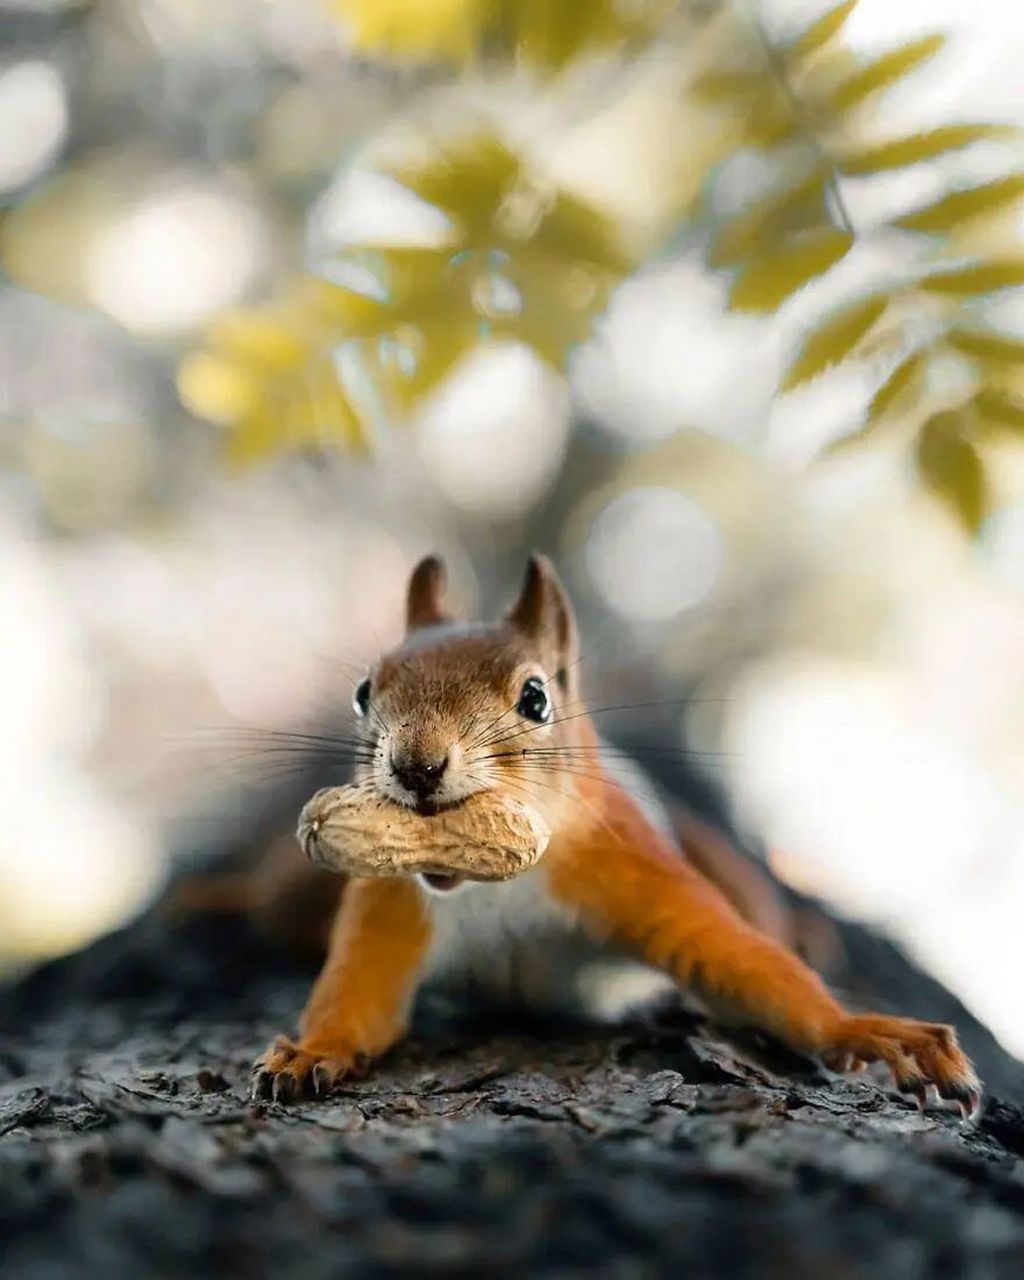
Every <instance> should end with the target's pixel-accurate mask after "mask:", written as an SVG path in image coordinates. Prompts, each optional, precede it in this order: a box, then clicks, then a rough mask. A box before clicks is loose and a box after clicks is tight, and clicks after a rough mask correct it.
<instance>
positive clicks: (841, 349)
mask: <svg viewBox="0 0 1024 1280" xmlns="http://www.w3.org/2000/svg"><path fill="white" fill-rule="evenodd" d="M888 305H889V297H888V295H887V294H874V295H872V296H870V297H867V298H859V299H858V300H857V301H856V302H854V303H852V304H851V305H849V306H846V307H840V308H839V309H838V310H837V311H834V312H833V313H832V315H831V316H830V317H829V319H828V320H827V321H826V322H825V323H824V324H823V325H821V326H819V328H817V329H816V330H814V331H813V332H812V333H810V334H808V336H807V338H806V339H805V340H804V344H803V346H802V347H801V349H800V354H799V355H798V356H797V358H796V359H795V360H794V361H793V363H792V365H790V367H789V370H788V371H787V373H786V376H785V378H784V379H783V382H782V389H783V391H792V389H793V388H794V387H798V386H800V385H801V384H802V383H804V382H807V381H809V380H810V379H811V378H814V377H816V376H817V375H818V374H819V373H823V372H824V371H825V370H826V369H827V368H828V367H829V365H833V364H839V363H840V361H842V360H845V359H846V357H847V356H848V355H849V354H850V353H851V352H852V351H853V350H854V348H855V347H856V346H857V344H858V343H859V342H860V341H861V339H862V338H863V337H865V336H866V335H867V333H868V332H869V331H870V330H871V329H872V328H873V327H874V325H875V322H876V321H877V320H878V318H879V317H880V316H881V314H882V312H883V311H884V310H885V309H886V307H887V306H888Z"/></svg>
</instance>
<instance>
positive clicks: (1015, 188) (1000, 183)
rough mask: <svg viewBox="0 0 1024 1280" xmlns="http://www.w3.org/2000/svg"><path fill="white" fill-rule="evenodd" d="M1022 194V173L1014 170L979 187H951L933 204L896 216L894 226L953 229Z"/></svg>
mask: <svg viewBox="0 0 1024 1280" xmlns="http://www.w3.org/2000/svg"><path fill="white" fill-rule="evenodd" d="M1022 196H1024V174H1021V173H1015V174H1012V175H1011V176H1010V177H1008V178H999V179H998V180H997V181H995V182H986V183H984V184H983V185H982V186H980V187H968V188H967V189H966V190H964V191H951V192H950V193H949V195H947V196H943V197H942V199H941V200H937V201H936V202H935V204H930V205H926V206H925V207H924V208H923V209H918V210H917V211H916V212H915V213H910V214H907V216H906V217H905V218H900V219H899V220H898V221H897V222H896V226H898V227H903V228H904V229H905V230H906V231H922V232H925V233H926V234H928V235H943V234H945V233H946V232H949V231H955V230H956V229H957V228H958V227H960V226H962V225H963V224H964V223H966V222H971V221H973V220H974V219H975V218H981V217H984V216H985V215H986V214H990V213H998V212H999V211H1000V210H1001V209H1004V208H1005V207H1006V206H1007V205H1008V204H1012V203H1013V202H1014V201H1015V200H1019V199H1021V197H1022Z"/></svg>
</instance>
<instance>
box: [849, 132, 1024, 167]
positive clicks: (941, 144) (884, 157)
mask: <svg viewBox="0 0 1024 1280" xmlns="http://www.w3.org/2000/svg"><path fill="white" fill-rule="evenodd" d="M1019 133H1020V130H1019V129H1018V128H1016V126H1014V125H1005V124H951V125H945V126H943V127H942V128H940V129H926V130H924V131H923V132H922V133H912V134H910V135H909V136H908V137H906V138H893V139H892V140H891V141H890V142H882V143H880V144H879V145H878V146H876V147H868V148H867V149H866V150H864V151H851V152H848V153H847V154H846V155H844V156H842V157H841V158H840V159H839V161H838V164H839V168H840V169H841V170H842V171H843V173H848V174H864V173H883V172H885V171H886V170H887V169H902V168H903V167H904V166H905V165H911V164H920V163H921V162H922V161H924V160H934V159H936V157H938V156H943V155H946V154H947V153H948V152H950V151H957V150H959V149H960V148H961V147H968V146H970V145H971V143H972V142H980V141H981V140H982V139H985V138H1005V137H1015V136H1018V135H1019Z"/></svg>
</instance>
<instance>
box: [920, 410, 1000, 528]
mask: <svg viewBox="0 0 1024 1280" xmlns="http://www.w3.org/2000/svg"><path fill="white" fill-rule="evenodd" d="M966 426H967V423H966V421H965V416H964V412H963V410H953V411H950V412H946V413H937V414H935V415H934V416H933V417H931V418H929V419H928V421H927V422H926V423H925V424H924V426H923V427H922V428H921V434H920V435H919V436H918V439H917V467H918V471H919V472H920V475H921V478H922V480H923V481H924V482H925V484H926V485H927V486H928V488H929V489H931V490H932V492H933V493H935V494H936V495H937V496H938V497H940V498H942V499H943V501H945V502H947V503H948V504H949V505H950V506H951V507H952V508H953V511H954V512H955V513H956V515H957V516H958V517H959V519H960V521H961V522H962V523H963V525H964V527H965V528H966V529H968V530H969V531H970V532H971V533H974V532H976V530H977V529H978V526H979V525H980V524H981V522H982V520H983V519H984V518H985V511H986V508H987V506H988V495H987V486H986V483H985V470H984V467H983V466H982V462H981V457H980V456H979V454H978V450H977V448H976V446H975V445H974V444H973V442H972V441H970V440H968V439H966V437H965V435H964V430H965V428H966Z"/></svg>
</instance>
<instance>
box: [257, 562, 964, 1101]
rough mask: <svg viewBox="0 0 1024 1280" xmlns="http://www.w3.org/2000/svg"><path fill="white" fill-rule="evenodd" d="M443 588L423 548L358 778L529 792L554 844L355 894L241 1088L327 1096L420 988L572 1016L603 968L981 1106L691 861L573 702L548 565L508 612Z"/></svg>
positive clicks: (572, 647) (837, 1063)
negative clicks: (456, 613) (473, 869)
mask: <svg viewBox="0 0 1024 1280" xmlns="http://www.w3.org/2000/svg"><path fill="white" fill-rule="evenodd" d="M445 578H446V575H445V570H444V565H443V563H442V562H441V560H440V559H438V558H437V557H434V556H430V557H427V558H426V559H424V560H422V561H421V562H420V563H419V564H418V565H417V567H416V568H415V570H414V571H413V573H412V576H411V579H410V582H409V586H408V592H407V603H406V624H407V626H406V636H405V639H404V640H403V642H402V643H401V645H400V646H399V647H398V648H396V649H395V650H393V651H392V652H389V653H387V654H385V655H384V656H383V657H381V658H380V660H379V661H378V662H376V663H375V664H374V666H373V668H372V670H371V671H370V673H369V674H368V675H367V676H366V678H365V679H364V680H363V681H362V682H361V683H360V684H359V685H358V687H357V688H356V691H355V697H354V701H353V706H354V710H355V712H356V714H357V716H358V718H359V721H360V724H361V726H362V728H361V732H362V735H363V739H364V746H363V748H362V749H361V750H360V753H359V756H358V760H359V763H358V764H357V769H356V777H357V779H358V780H360V781H364V782H366V781H369V782H371V783H372V785H373V786H374V788H375V789H376V790H377V791H379V793H380V794H381V795H382V796H383V797H386V798H387V799H389V800H390V801H393V802H394V803H396V804H400V805H406V806H410V807H412V808H415V809H417V810H418V811H419V812H420V813H424V814H430V813H432V812H436V811H438V810H439V809H441V808H444V807H448V806H454V805H458V804H459V803H460V801H463V800H465V799H466V798H467V797H468V796H470V795H472V794H475V793H477V792H481V791H485V790H489V789H495V790H497V791H498V792H504V794H506V795H508V796H515V797H518V798H519V799H524V798H525V799H527V800H528V802H529V803H530V804H531V805H533V806H535V808H536V809H537V811H539V812H540V813H542V814H543V816H544V818H545V820H546V822H547V823H548V825H549V826H550V828H551V832H552V834H551V838H550V841H549V843H548V846H547V848H546V850H545V852H544V854H543V856H542V857H541V858H540V860H539V862H538V863H537V864H536V865H535V866H533V867H531V868H530V869H529V870H527V871H524V872H522V873H520V874H519V875H517V876H515V877H513V878H512V879H510V880H506V881H500V882H490V883H479V882H471V881H469V880H466V879H464V878H462V877H460V876H459V875H456V874H451V875H447V874H443V873H437V874H429V875H427V874H415V875H405V876H394V877H389V878H366V879H363V878H355V879H352V880H350V881H348V882H347V883H346V884H345V887H344V891H343V893H342V894H341V897H340V906H339V907H338V909H337V912H336V915H335V917H334V920H333V923H332V924H331V925H330V928H329V933H328V937H327V955H326V960H325V961H324V963H323V967H322V969H321V971H320V974H319V976H318V977H317V979H316V981H315V983H314V985H313V988H312V991H311V994H310V996H309V999H308V1002H307V1004H306V1007H305V1011H304V1012H303V1014H302V1016H301V1019H300V1022H299V1035H298V1038H296V1039H293V1038H290V1037H288V1036H279V1037H278V1038H277V1039H275V1040H274V1042H273V1043H272V1044H271V1045H270V1046H269V1048H268V1049H267V1050H266V1052H265V1053H263V1054H262V1055H261V1056H260V1057H259V1058H258V1059H257V1060H256V1062H255V1064H254V1065H253V1073H252V1092H253V1096H254V1097H256V1098H273V1099H274V1100H277V1101H283V1102H287V1101H289V1100H292V1099H294V1098H298V1097H310V1096H323V1095H326V1094H329V1093H330V1092H331V1091H332V1090H333V1089H334V1088H335V1087H336V1086H337V1085H338V1084H339V1083H340V1082H341V1081H342V1080H343V1079H344V1078H345V1077H348V1076H353V1075H361V1074H363V1073H364V1072H365V1071H366V1070H367V1068H368V1066H369V1064H370V1063H371V1062H372V1061H373V1060H374V1059H376V1058H379V1057H380V1056H381V1055H382V1054H384V1053H385V1052H386V1051H387V1050H388V1049H390V1048H391V1047H392V1046H393V1045H394V1044H395V1043H396V1042H397V1041H399V1040H400V1039H401V1038H402V1036H403V1035H404V1033H405V1031H406V1028H407V1025H408V1019H409V1013H410V1009H411V1006H412V1003H413V999H414V997H415V994H416V992H417V990H418V989H419V988H420V987H421V986H422V985H424V984H427V983H431V984H438V985H441V986H448V987H460V988H463V989H466V988H468V989H471V990H474V991H480V992H482V993H484V994H486V995H489V996H492V997H496V998H498V999H501V1000H504V1001H506V1002H507V1001H509V1000H512V1001H523V1002H525V1003H526V1004H527V1005H528V1006H529V1007H531V1008H533V1009H536V1010H539V1011H545V1012H557V1011H559V1010H569V1009H571V1010H573V1011H585V1010H586V1009H587V1008H588V1007H592V1006H593V1004H594V995H595V987H594V983H593V982H590V983H589V984H588V980H587V975H588V973H593V972H594V971H595V966H601V965H602V964H603V967H604V969H605V970H606V971H607V969H608V966H609V964H610V963H611V964H614V966H616V967H617V970H618V972H619V973H620V974H631V976H632V977H633V978H635V977H637V976H638V975H644V980H645V981H647V982H649V990H650V992H651V993H653V992H654V991H655V990H656V989H657V984H658V982H659V981H660V982H661V983H666V982H667V983H674V984H675V985H677V986H678V987H682V988H684V989H685V990H687V991H688V992H690V993H692V994H694V995H695V996H696V997H697V998H698V999H699V1000H700V1001H701V1003H702V1004H704V1005H705V1006H706V1007H708V1008H709V1009H710V1010H711V1011H712V1012H713V1013H715V1014H716V1015H718V1016H720V1017H722V1018H723V1019H724V1020H726V1021H730V1022H732V1023H734V1024H738V1025H746V1026H747V1027H750V1028H755V1029H759V1030H761V1031H764V1032H767V1033H769V1034H770V1035H772V1036H774V1037H775V1038H776V1039H778V1040H779V1041H781V1042H782V1043H783V1044H784V1045H786V1046H788V1047H789V1048H790V1049H792V1050H795V1051H796V1052H798V1053H801V1054H804V1055H807V1056H809V1057H812V1058H816V1059H818V1060H819V1061H821V1062H822V1063H823V1064H824V1065H825V1066H827V1067H829V1068H831V1069H832V1070H834V1071H837V1072H846V1071H853V1070H860V1069H862V1068H863V1067H864V1066H865V1065H866V1064H867V1063H870V1062H882V1063H884V1064H885V1065H886V1067H888V1069H889V1070H890V1071H891V1073H892V1076H893V1078H894V1080H895V1084H896V1087H897V1088H898V1089H899V1090H900V1091H901V1092H904V1093H906V1094H909V1095H911V1096H912V1097H913V1098H914V1099H915V1100H916V1102H917V1104H918V1106H920V1107H923V1106H924V1105H925V1102H926V1099H927V1091H928V1089H929V1087H934V1089H935V1090H936V1091H937V1092H938V1094H939V1096H940V1097H942V1098H944V1099H948V1100H954V1101H955V1102H956V1103H958V1104H959V1106H960V1109H961V1112H962V1114H963V1115H964V1116H971V1115H973V1114H975V1113H976V1112H977V1110H978V1108H979V1107H980V1101H981V1086H980V1083H979V1081H978V1078H977V1076H976V1075H975V1072H974V1070H973V1068H972V1066H971V1063H970V1061H969V1060H968V1059H967V1057H966V1056H965V1054H964V1053H963V1051H962V1049H961V1048H960V1046H959V1044H958V1042H957V1037H956V1032H955V1031H954V1029H953V1028H952V1027H949V1026H945V1025H942V1024H938V1023H929V1022H919V1021H916V1020H913V1019H909V1018H902V1017H891V1016H887V1015H881V1014H858V1013H851V1012H849V1011H847V1010H846V1009H845V1008H844V1007H843V1006H842V1005H841V1004H840V1003H839V1002H838V1000H837V999H835V998H834V996H833V995H832V994H831V993H830V992H829V990H828V988H827V987H826V985H825V982H824V981H823V980H822V978H821V977H819V975H818V974H817V973H815V972H814V971H813V970H812V969H811V968H810V967H809V966H808V965H807V964H805V963H804V961H803V960H802V959H800V958H799V956H798V955H797V954H796V953H795V951H793V950H792V949H790V947H789V946H787V945H785V943H786V941H787V939H784V938H781V937H780V936H779V929H778V928H774V929H773V928H772V921H771V920H759V919H758V918H757V915H758V912H757V910H756V903H757V900H758V898H757V895H756V894H753V895H752V894H750V893H749V892H745V891H744V886H743V883H742V876H739V877H738V876H737V874H736V869H735V867H733V868H732V869H731V870H730V871H729V872H728V873H727V874H726V875H725V876H724V877H723V880H724V883H722V884H720V885H716V884H715V883H714V879H715V877H714V875H713V874H712V873H711V868H709V867H708V866H707V865H704V866H701V867H700V869H698V865H695V863H694V861H692V860H688V859H687V857H686V856H684V853H683V851H682V849H681V848H680V845H679V843H678V842H677V840H676V839H675V838H674V836H673V833H672V828H671V824H669V823H666V821H665V815H664V813H662V812H659V811H658V810H657V808H656V806H655V805H653V804H652V803H651V802H649V800H648V798H647V797H646V796H645V794H644V793H643V792H642V791H638V789H637V787H636V779H635V777H634V776H632V775H630V774H629V772H628V770H627V772H626V773H624V772H623V769H622V768H621V767H620V762H619V761H618V760H617V758H616V757H615V754H614V753H612V752H610V751H609V750H608V749H607V748H606V747H605V746H604V745H603V744H602V742H601V740H600V738H599V736H598V734H597V731H596V729H595V727H594V725H593V722H592V720H591V719H590V717H589V715H588V713H587V710H586V708H585V706H584V704H583V702H582V701H581V700H580V694H579V689H578V664H579V660H580V654H579V646H578V638H577V628H576V622H575V618H574V614H573V610H572V606H571V604H570V602H569V599H568V596H567V594H566V592H565V590H564V589H563V587H562V585H561V583H560V581H559V579H558V576H557V574H556V572H555V570H554V568H553V566H552V564H551V563H550V561H549V560H548V559H547V558H545V557H543V556H540V555H533V556H532V557H531V558H530V560H529V564H528V567H527V572H526V576H525V580H524V583H523V586H522V589H521V591H520V593H519V596H518V599H517V600H516V602H515V603H514V605H513V606H512V607H511V609H510V610H509V611H508V612H507V613H506V614H505V616H504V617H503V618H501V619H500V620H499V621H497V622H494V623H479V622H459V621H456V620H455V619H453V618H452V617H450V616H449V614H448V612H447V611H446V608H445V603H444V592H445ZM319 874H320V875H321V876H322V875H323V874H324V873H323V872H321V873H319ZM771 914H772V913H771V912H770V911H769V912H768V915H769V916H771ZM759 925H762V926H764V927H758V926H759ZM766 930H767V931H766ZM773 932H774V933H775V936H771V934H772V933H773ZM641 985H642V984H641ZM630 987H631V989H633V990H634V991H635V990H636V988H637V984H636V982H631V983H630Z"/></svg>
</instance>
